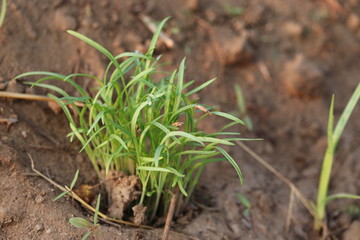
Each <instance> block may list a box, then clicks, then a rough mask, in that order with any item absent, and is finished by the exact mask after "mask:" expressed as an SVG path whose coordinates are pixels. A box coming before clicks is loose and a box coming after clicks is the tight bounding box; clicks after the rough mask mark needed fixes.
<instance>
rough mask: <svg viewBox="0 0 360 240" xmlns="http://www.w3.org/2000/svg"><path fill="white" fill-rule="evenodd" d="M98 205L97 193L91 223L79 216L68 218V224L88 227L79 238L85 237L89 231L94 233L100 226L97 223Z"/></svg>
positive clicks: (83, 238) (82, 239)
mask: <svg viewBox="0 0 360 240" xmlns="http://www.w3.org/2000/svg"><path fill="white" fill-rule="evenodd" d="M99 207H100V194H99V195H98V198H97V201H96V208H95V214H94V220H93V223H91V222H89V221H88V220H86V219H84V218H81V217H72V218H70V219H69V222H70V224H71V225H73V226H74V227H77V228H86V229H88V232H87V233H86V234H85V235H84V236H83V237H82V238H81V240H85V239H87V238H88V237H89V236H90V234H91V233H96V229H97V228H98V227H99V226H100V225H99V223H98V213H99Z"/></svg>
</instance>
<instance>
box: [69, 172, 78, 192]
mask: <svg viewBox="0 0 360 240" xmlns="http://www.w3.org/2000/svg"><path fill="white" fill-rule="evenodd" d="M78 176H79V169H78V170H76V173H75V176H74V178H73V180H72V182H71V184H70V189H73V187H74V186H75V183H76V181H77V179H78Z"/></svg>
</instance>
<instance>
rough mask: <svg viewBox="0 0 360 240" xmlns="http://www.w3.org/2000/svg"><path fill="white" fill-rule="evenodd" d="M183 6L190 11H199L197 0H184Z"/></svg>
mask: <svg viewBox="0 0 360 240" xmlns="http://www.w3.org/2000/svg"><path fill="white" fill-rule="evenodd" d="M185 6H186V8H188V9H189V10H191V11H197V10H199V0H186V2H185Z"/></svg>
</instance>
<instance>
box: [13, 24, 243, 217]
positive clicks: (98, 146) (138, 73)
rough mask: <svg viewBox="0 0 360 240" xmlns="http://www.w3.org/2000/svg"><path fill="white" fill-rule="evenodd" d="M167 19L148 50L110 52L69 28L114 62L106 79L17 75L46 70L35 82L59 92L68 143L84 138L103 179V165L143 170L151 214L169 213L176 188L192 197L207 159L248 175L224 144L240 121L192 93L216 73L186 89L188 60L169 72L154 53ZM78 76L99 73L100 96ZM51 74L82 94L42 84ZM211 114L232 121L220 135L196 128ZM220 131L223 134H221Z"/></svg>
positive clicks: (136, 172)
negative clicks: (157, 76)
mask: <svg viewBox="0 0 360 240" xmlns="http://www.w3.org/2000/svg"><path fill="white" fill-rule="evenodd" d="M166 21H167V19H165V20H164V21H162V22H161V23H160V24H159V26H158V29H157V31H156V32H155V34H154V36H153V38H152V40H151V43H150V45H149V49H148V51H147V53H146V54H140V53H129V52H126V53H122V54H120V55H117V56H113V55H112V54H111V53H110V52H109V51H108V50H106V49H105V48H104V47H102V46H101V45H100V44H98V43H97V42H95V41H93V40H91V39H89V38H87V37H85V36H83V35H81V34H79V33H77V32H74V31H68V33H69V34H71V35H73V36H75V37H77V38H79V39H80V40H82V41H84V42H86V43H87V44H89V45H90V46H92V47H94V48H96V49H97V50H98V51H100V52H101V53H102V54H104V55H105V56H106V57H107V58H108V59H109V60H110V63H109V65H108V66H107V68H106V71H105V74H104V77H103V78H102V79H98V78H97V77H95V76H92V75H87V74H81V73H74V74H70V75H67V76H65V75H61V74H57V73H52V72H29V73H24V74H21V75H19V76H17V78H20V77H27V76H31V75H44V77H43V78H41V79H39V80H38V81H37V82H35V83H34V84H33V83H31V84H33V85H35V86H39V87H43V88H48V89H50V90H53V91H55V92H56V93H57V96H55V95H54V94H49V96H50V97H51V98H53V99H55V100H56V101H57V102H58V103H59V104H60V106H61V107H62V109H63V111H64V113H65V115H66V117H67V119H68V121H69V126H70V128H71V132H70V133H69V135H68V136H69V137H70V140H71V141H73V140H74V138H77V139H78V140H79V141H80V142H81V144H82V149H81V151H85V152H86V153H87V155H88V157H89V159H90V161H91V163H92V165H93V167H94V169H95V171H96V172H97V174H98V176H99V178H100V180H103V178H104V176H103V174H102V171H104V172H105V173H108V172H109V171H110V170H116V171H122V172H125V173H127V174H129V175H137V176H138V178H139V179H140V181H141V185H142V189H141V191H142V193H141V196H140V197H139V199H138V203H137V204H140V205H144V206H146V207H147V215H148V216H149V217H150V219H154V217H156V216H163V215H164V214H166V212H167V211H168V207H169V202H170V199H171V197H172V193H173V192H174V190H175V188H178V189H179V190H180V191H181V193H182V195H183V196H190V195H191V193H192V192H193V190H194V187H195V185H196V184H197V182H198V180H199V177H200V175H201V173H202V171H203V168H204V166H205V165H206V164H207V163H210V162H216V161H228V162H229V163H230V164H231V165H232V166H233V167H234V169H235V170H236V172H237V174H238V176H239V178H240V182H242V179H243V177H242V173H241V171H240V168H239V167H238V165H237V164H236V162H235V161H234V159H233V158H232V157H231V156H230V155H229V154H228V153H227V152H226V151H225V150H224V149H223V148H222V147H221V145H234V144H233V141H236V140H241V139H240V138H236V137H234V136H235V135H238V134H237V133H233V132H226V129H227V128H229V127H230V126H233V125H235V124H243V122H242V121H241V120H240V119H238V118H236V117H234V116H232V115H229V114H227V113H224V112H219V111H214V110H213V108H206V107H204V106H203V105H199V103H198V99H195V100H192V99H191V95H193V94H195V93H196V92H198V91H200V90H202V89H203V88H205V87H206V86H208V85H210V84H211V83H212V82H213V81H214V80H215V79H212V80H209V81H207V82H206V83H204V84H202V85H201V86H199V87H196V88H194V89H192V90H188V91H186V90H187V88H189V87H190V85H191V84H193V83H194V81H191V82H188V83H185V81H184V71H185V59H184V60H183V61H182V62H181V63H180V66H179V69H178V70H175V71H173V72H172V73H162V72H160V70H159V59H160V58H155V57H154V56H153V53H154V49H155V44H156V42H157V39H158V36H159V34H160V30H161V28H162V27H163V25H164V24H165V22H166ZM155 74H157V75H159V74H161V75H162V78H161V80H159V81H154V75H155ZM75 77H85V78H92V79H94V80H95V81H96V82H97V83H98V88H97V92H96V94H94V95H91V94H90V93H88V92H86V91H85V90H84V89H83V88H82V87H81V86H80V85H78V84H77V83H76V82H75V81H74V80H73V78H75ZM50 79H55V80H60V81H65V82H67V83H69V84H71V85H72V86H73V87H74V88H75V89H76V91H77V92H78V94H79V95H80V96H79V97H75V96H70V95H69V94H68V93H67V92H65V91H63V90H62V89H60V88H58V87H56V86H54V85H50V84H46V83H43V81H44V80H50ZM72 111H73V114H72ZM196 112H198V113H196ZM198 115H200V116H198ZM209 115H212V116H219V117H222V118H226V119H228V120H229V124H227V125H226V126H224V127H222V128H221V129H220V130H219V132H218V133H212V134H207V133H205V132H203V131H199V130H197V125H198V123H199V122H201V121H204V120H205V117H207V116H209ZM221 135H222V136H225V137H224V138H219V136H221ZM179 202H184V201H179ZM185 202H186V201H185ZM178 207H179V206H178Z"/></svg>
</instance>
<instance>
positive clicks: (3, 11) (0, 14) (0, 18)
mask: <svg viewBox="0 0 360 240" xmlns="http://www.w3.org/2000/svg"><path fill="white" fill-rule="evenodd" d="M5 15H6V0H2V3H1V12H0V27H1V26H2V25H3V23H4V19H5Z"/></svg>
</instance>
